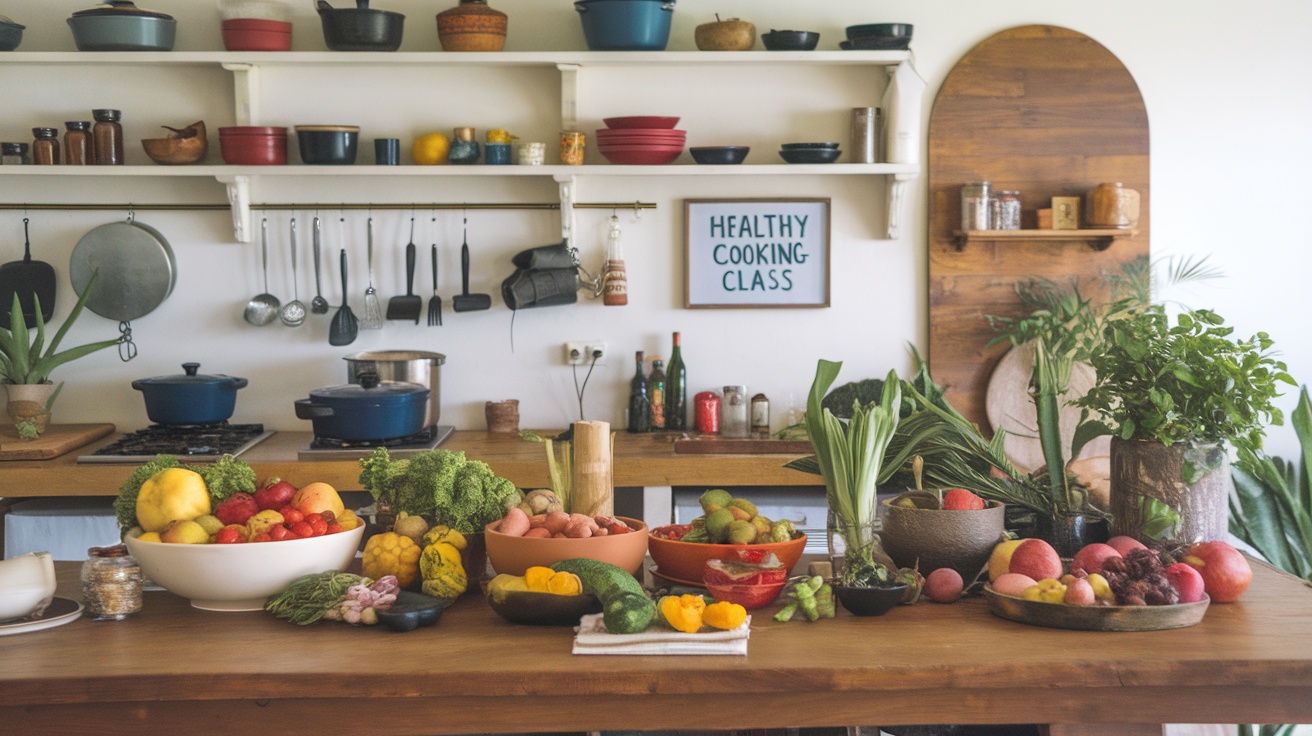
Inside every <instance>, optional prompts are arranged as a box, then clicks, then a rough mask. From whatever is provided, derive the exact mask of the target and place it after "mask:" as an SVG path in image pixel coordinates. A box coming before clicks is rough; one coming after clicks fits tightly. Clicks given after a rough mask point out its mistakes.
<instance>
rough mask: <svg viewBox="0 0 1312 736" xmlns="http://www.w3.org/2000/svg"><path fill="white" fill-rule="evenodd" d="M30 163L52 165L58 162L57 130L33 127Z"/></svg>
mask: <svg viewBox="0 0 1312 736" xmlns="http://www.w3.org/2000/svg"><path fill="white" fill-rule="evenodd" d="M32 135H33V136H34V137H35V139H36V140H34V141H32V163H34V164H37V165H40V166H54V165H57V164H58V163H59V131H58V130H57V129H55V128H33V129H32Z"/></svg>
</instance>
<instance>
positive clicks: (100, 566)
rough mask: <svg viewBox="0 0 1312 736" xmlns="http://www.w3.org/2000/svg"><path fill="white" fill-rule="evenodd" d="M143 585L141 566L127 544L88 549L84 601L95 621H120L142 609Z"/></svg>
mask: <svg viewBox="0 0 1312 736" xmlns="http://www.w3.org/2000/svg"><path fill="white" fill-rule="evenodd" d="M141 586H142V578H141V566H140V565H138V564H137V561H136V559H134V558H133V557H132V556H131V555H129V554H128V548H127V547H126V546H125V545H122V544H120V545H116V546H113V547H92V548H91V549H89V550H87V561H86V562H84V563H82V602H83V603H84V604H85V605H86V607H87V613H89V614H91V619H92V620H93V621H117V620H119V619H124V618H127V617H128V616H130V615H132V614H134V613H136V612H137V611H140V610H141Z"/></svg>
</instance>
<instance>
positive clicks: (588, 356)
mask: <svg viewBox="0 0 1312 736" xmlns="http://www.w3.org/2000/svg"><path fill="white" fill-rule="evenodd" d="M607 354H608V353H607V347H606V343H605V341H603V340H590V341H587V342H583V341H578V342H567V343H565V365H592V364H593V358H594V357H595V358H596V364H597V365H602V364H604V363H605V362H606V356H607Z"/></svg>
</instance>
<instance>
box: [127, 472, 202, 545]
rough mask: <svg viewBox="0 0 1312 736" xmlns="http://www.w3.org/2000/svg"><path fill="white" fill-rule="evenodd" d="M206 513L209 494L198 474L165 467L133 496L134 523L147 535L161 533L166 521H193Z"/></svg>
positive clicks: (143, 484) (166, 523)
mask: <svg viewBox="0 0 1312 736" xmlns="http://www.w3.org/2000/svg"><path fill="white" fill-rule="evenodd" d="M209 512H210V494H209V491H208V490H206V488H205V481H204V479H202V478H201V477H200V474H199V473H197V472H195V471H193V470H186V469H184V468H166V469H164V470H161V471H159V472H158V473H156V474H154V475H152V476H150V478H148V479H147V480H146V482H145V483H142V484H141V491H140V492H139V493H137V522H138V523H139V524H140V525H141V528H142V529H145V530H146V531H148V532H158V531H163V529H164V527H165V526H168V523H169V522H170V521H178V520H181V519H194V518H196V517H197V516H201V515H202V514H208V513H209Z"/></svg>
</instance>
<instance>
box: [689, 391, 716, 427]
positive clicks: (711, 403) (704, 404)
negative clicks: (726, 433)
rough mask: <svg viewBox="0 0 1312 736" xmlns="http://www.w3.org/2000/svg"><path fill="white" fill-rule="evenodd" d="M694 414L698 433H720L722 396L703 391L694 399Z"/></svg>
mask: <svg viewBox="0 0 1312 736" xmlns="http://www.w3.org/2000/svg"><path fill="white" fill-rule="evenodd" d="M693 407H694V408H693V414H694V416H695V419H696V422H697V431H698V432H701V433H702V434H719V433H720V395H719V394H717V393H715V392H714V391H703V392H701V393H699V394H697V395H696V396H694V397H693Z"/></svg>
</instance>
